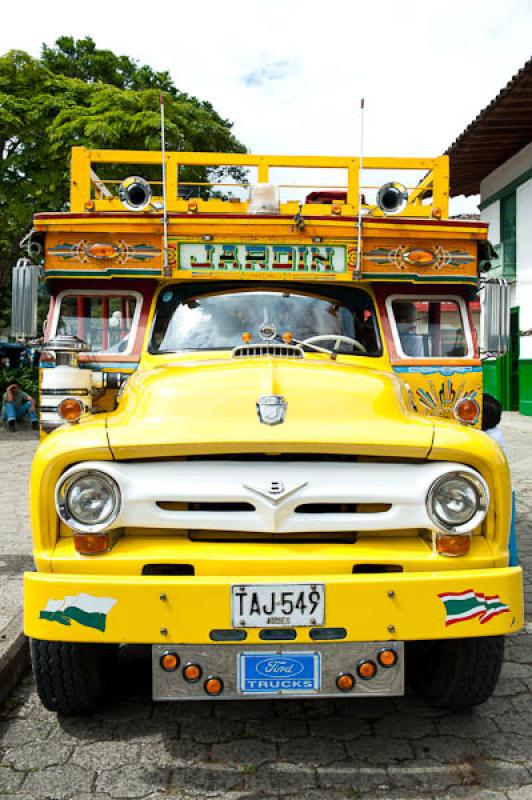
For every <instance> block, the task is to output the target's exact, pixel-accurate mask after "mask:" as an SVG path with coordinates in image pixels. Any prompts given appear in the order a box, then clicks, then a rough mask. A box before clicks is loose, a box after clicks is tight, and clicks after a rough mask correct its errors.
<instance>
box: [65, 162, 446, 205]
mask: <svg viewBox="0 0 532 800" xmlns="http://www.w3.org/2000/svg"><path fill="white" fill-rule="evenodd" d="M448 163H449V157H448V156H439V157H437V158H404V157H398V158H371V157H367V158H364V162H363V165H364V175H366V174H367V173H368V172H371V171H372V170H392V171H400V170H418V171H419V170H423V171H427V172H428V173H429V175H428V176H426V177H425V178H424V179H423V186H424V188H426V189H429V190H431V191H432V192H433V195H434V201H433V204H432V205H424V204H423V203H422V202H421V199H422V198H421V194H420V193H419V192H417V191H415V192H414V193H413V194H412V199H411V200H410V201H409V204H408V206H407V208H406V209H405V210H404V211H402V212H400V214H399V215H398V216H406V217H408V216H413V217H431V216H433V213H432V212H433V208H437V209H438V213H440V214H441V216H442V217H443V218H446V217H447V212H448ZM100 164H114V165H120V164H124V165H126V164H127V165H138V166H142V165H149V166H153V165H158V164H161V153H160V152H157V151H139V150H91V149H86V148H82V147H74V148H73V150H72V177H71V197H70V210H71V211H72V212H74V213H80V212H84V211H85V210H86V206H85V204H86V203H87V202H88V201H90V200H93V201H94V209H95V210H96V211H120V210H121V209H122V208H123V207H122V205H121V203H120V200H119V199H118V197H116V196H113V195H112V194H109V195H108V194H107V193H102V191H101V186H102V185H105V180H103V179H102V178H99V177H98V176H97V174H96V169H97V166H98V165H100ZM186 166H204V167H220V166H227V167H231V166H232V167H235V166H238V167H244V168H245V167H254V168H256V170H257V181H258V182H259V183H267V182H268V180H269V178H270V170H271V169H272V168H275V167H285V168H286V167H292V168H299V169H336V170H338V169H343V170H346V173H347V180H346V185H345V188H346V193H347V197H346V203H345V204H344V206H345V207H344V210H343V213H348V214H356V213H357V211H358V204H359V196H360V191H363V190H364V187H363V186H360V187H359V185H358V184H359V172H360V159H359V158H358V157H352V156H346V157H342V156H275V155H251V154H248V153H181V152H170V153H167V154H166V173H167V186H166V189H167V208H168V210H169V211H177V212H187V211H188V210H190V208H189V201H188V200H183V199H180V198H179V192H178V188H179V168H180V167H186ZM126 177H127V175H123V176H122V179H124V178H126ZM91 182H92V183H93V184H94V185H95V186H96V188H97V191H95V192H94V196H93V194H92V193H91ZM113 182H115V181H113ZM371 184H372V182H371V181H370V182H369V185H371ZM110 185H111V182H110ZM294 188H296V185H294ZM103 194H105V196H103ZM160 199H161V197H157V198H154V202H155V201H160ZM194 204H195V207H196V208H197V210H198V212H200V213H201V212H202V211H209V210H210V211H213V210H214V211H216V212H224V213H246V211H247V202H242V203H236V202H232V203H231V202H227V201H220V200H200V199H198V200H196V199H194ZM363 205H364V206H365V208H366V209H368V208H370V205H369V204H367V203H364V204H363ZM296 210H297V209H296ZM283 211H284V212H285V213H290V212H289V211H288V210H287V209H283V208H281V213H283ZM322 213H323V210H322V209H320V208H319V207H318V206H314V205H312V204H306V205H305V206H304V214H305V215H307V216H319V215H321V214H322ZM326 213H327V214H330V213H331V206H328V207H327V209H326ZM376 213H377V215H379V214H381V212H380V211H379V210H377V212H376Z"/></svg>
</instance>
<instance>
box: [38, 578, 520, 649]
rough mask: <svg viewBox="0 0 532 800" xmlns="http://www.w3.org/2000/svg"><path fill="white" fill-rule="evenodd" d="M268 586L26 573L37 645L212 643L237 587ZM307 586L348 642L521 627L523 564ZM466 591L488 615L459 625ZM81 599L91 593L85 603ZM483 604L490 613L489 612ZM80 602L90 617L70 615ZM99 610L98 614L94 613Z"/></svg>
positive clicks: (305, 637) (227, 622)
mask: <svg viewBox="0 0 532 800" xmlns="http://www.w3.org/2000/svg"><path fill="white" fill-rule="evenodd" d="M301 580H302V576H301V575H294V576H286V577H284V576H283V579H282V581H281V580H279V578H277V579H276V580H275V579H274V580H273V581H272V582H275V583H283V584H286V583H300V582H301ZM265 582H266V581H265V577H264V575H261V576H257V577H256V578H254V577H252V576H249V575H246V576H245V577H244V578H242V577H239V576H235V577H234V578H227V577H211V576H209V577H198V576H196V577H160V576H157V577H148V576H107V575H104V576H94V575H91V576H89V575H83V576H79V575H53V574H49V573H35V572H29V573H26V575H25V576H24V601H25V602H24V630H25V633H26V635H27V636H31V637H33V638H35V639H45V640H55V641H65V642H120V643H125V644H136V643H144V644H163V643H165V642H173V643H187V644H203V643H206V642H210V641H211V639H210V636H209V634H210V631H211V630H213V629H217V628H224V629H227V628H231V586H232V585H234V584H236V585H241V584H253V583H265ZM305 582H308V583H313V582H318V583H323V584H324V585H325V626H327V627H343V628H345V629H346V631H347V636H346V637H345V639H344V641H351V642H357V641H376V640H394V639H397V640H416V639H445V638H468V637H473V636H495V635H499V634H505V633H515V632H516V631H518V630H519V629H520V628H521V627H522V625H523V586H522V570H521V568H520V567H507V568H498V569H483V570H453V571H452V572H430V573H420V572H417V573H402V574H395V573H390V574H380V575H335V576H331V575H328V576H326V577H325V578H320V576H318V575H309V576H305ZM468 592H469V593H471V592H474V593H475V598H476V601H477V606H478V607H479V609H480V610H479V611H478V613H477V615H476V616H475V617H473V618H470V619H460V620H456V619H454V620H453V621H451V619H450V612H452V613H455V612H456V608H457V607H456V605H453V606H452V608H451V607H450V606H449V604H447V606H446V604H445V602H444V599H443V598H442V597H441V595H445V594H446V593H449V594H451V595H452V593H454V594H455V595H458V598H459V599H460V595H462V594H463V593H468ZM80 595H82V596H85V597H82V599H81V601H80V600H79V597H80ZM86 596H88V599H87V597H86ZM469 597H471V595H470V594H469ZM91 598H92V599H91ZM494 598H495V599H494ZM105 599H107V602H105ZM488 601H489V603H488ZM483 603H484V604H485V605H486V609H489V610H490V613H489V614H488V613H486V614H482V611H481V608H482V604H483ZM75 606H81V607H82V609H83V608H85V611H83V610H82V611H81V612H79V611H77V612H76V611H74V612H72V610H70V611H69V610H66V609H72V607H75ZM466 607H467V603H466V604H465V606H464V608H466ZM91 608H93V609H95V610H96V612H98V609H99V612H98V613H87V609H88V610H89V611H90V609H91ZM106 608H107V611H106ZM104 612H105V613H104ZM495 612H496V613H495ZM258 633H259V631H258V629H251V628H250V629H248V631H247V634H248V635H247V642H248V643H250V644H251V643H255V642H259V641H260V640H259V636H258ZM297 641H298V642H307V641H309V630H308V629H306V628H299V629H298V630H297Z"/></svg>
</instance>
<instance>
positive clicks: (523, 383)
mask: <svg viewBox="0 0 532 800" xmlns="http://www.w3.org/2000/svg"><path fill="white" fill-rule="evenodd" d="M519 411H520V412H521V414H526V416H527V417H532V359H525V358H523V359H520V361H519Z"/></svg>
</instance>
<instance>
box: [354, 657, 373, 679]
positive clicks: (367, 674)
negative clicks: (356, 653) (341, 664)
mask: <svg viewBox="0 0 532 800" xmlns="http://www.w3.org/2000/svg"><path fill="white" fill-rule="evenodd" d="M376 674H377V665H376V663H375V662H374V661H371V659H368V660H367V661H361V662H360V663H359V664H358V666H357V675H358V677H359V678H362V680H364V681H369V680H371V679H372V678H374V677H375V675H376Z"/></svg>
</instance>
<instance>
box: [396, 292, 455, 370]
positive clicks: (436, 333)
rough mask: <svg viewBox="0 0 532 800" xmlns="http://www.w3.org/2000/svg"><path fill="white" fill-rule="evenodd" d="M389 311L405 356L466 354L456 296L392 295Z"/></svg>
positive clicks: (432, 356) (444, 356)
mask: <svg viewBox="0 0 532 800" xmlns="http://www.w3.org/2000/svg"><path fill="white" fill-rule="evenodd" d="M392 312H393V319H394V321H395V328H396V331H397V338H398V340H399V342H398V343H399V345H400V350H401V351H402V353H403V355H404V356H406V357H407V358H464V357H466V356H467V355H468V347H467V340H466V335H465V331H464V324H463V319H462V314H461V310H460V306H459V304H458V302H457V301H456V300H449V299H447V298H445V299H437V298H430V299H428V298H427V299H423V298H408V299H407V298H405V299H400V300H399V299H395V300H393V301H392ZM396 344H397V342H396Z"/></svg>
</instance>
